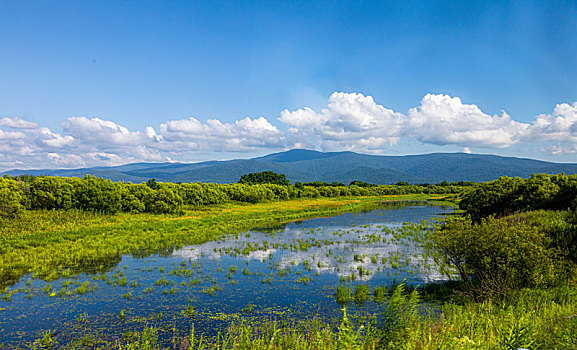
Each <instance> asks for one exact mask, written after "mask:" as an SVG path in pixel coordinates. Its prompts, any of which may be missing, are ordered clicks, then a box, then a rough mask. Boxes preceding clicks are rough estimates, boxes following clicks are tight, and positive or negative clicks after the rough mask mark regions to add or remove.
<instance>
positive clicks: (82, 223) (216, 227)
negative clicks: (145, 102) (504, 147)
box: [0, 195, 450, 288]
mask: <svg viewBox="0 0 577 350" xmlns="http://www.w3.org/2000/svg"><path fill="white" fill-rule="evenodd" d="M428 198H429V196H427V195H404V196H385V197H341V198H319V199H300V200H289V201H282V202H269V203H259V204H243V203H241V204H225V205H215V206H205V207H200V208H193V207H188V208H186V210H185V213H184V215H172V214H163V215H155V214H127V213H122V214H116V215H100V214H94V213H90V212H82V211H78V210H68V211H62V210H54V211H38V210H36V211H24V212H23V213H22V214H21V215H20V217H18V218H17V219H0V220H2V221H1V222H0V226H1V227H2V230H1V233H0V242H1V244H0V288H5V287H6V286H8V285H10V284H13V283H15V282H16V281H17V280H18V279H19V278H20V277H22V276H23V275H25V274H27V273H32V274H33V275H34V277H38V278H43V279H47V280H52V279H56V278H58V277H59V276H61V275H62V273H65V274H67V275H69V274H74V273H77V272H97V271H104V270H107V269H109V268H110V263H111V262H114V261H118V259H119V258H120V257H121V256H122V254H137V255H140V256H142V255H147V254H154V253H158V252H162V251H172V250H173V249H174V248H175V247H180V246H182V245H184V244H198V243H203V242H206V241H208V240H214V239H217V238H219V237H221V236H222V235H225V234H234V233H238V232H241V231H244V230H248V229H251V228H255V227H263V226H269V225H278V224H281V223H285V222H290V221H295V220H302V219H308V218H314V217H323V216H332V215H337V214H341V213H344V212H351V211H352V212H354V211H361V210H365V209H371V208H375V207H377V206H378V205H380V204H381V203H383V202H386V201H424V200H427V199H428ZM436 203H441V204H442V203H445V202H442V201H438V200H437V202H436ZM445 204H450V203H445Z"/></svg>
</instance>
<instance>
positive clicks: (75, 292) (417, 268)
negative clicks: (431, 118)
mask: <svg viewBox="0 0 577 350" xmlns="http://www.w3.org/2000/svg"><path fill="white" fill-rule="evenodd" d="M451 212H452V208H450V207H441V206H428V205H423V203H405V204H394V205H389V206H384V207H382V208H380V209H377V210H372V211H367V212H360V213H346V214H343V215H339V216H335V217H330V218H318V219H312V220H306V221H302V222H293V223H289V224H286V225H281V226H278V227H274V228H266V229H255V230H252V231H248V232H245V233H242V234H240V235H236V236H229V237H225V238H223V239H221V240H219V241H213V242H207V243H205V244H202V245H196V246H185V247H183V248H181V249H178V250H175V251H173V252H169V253H165V254H158V255H154V256H148V257H135V256H123V257H122V259H121V260H120V261H119V262H112V264H111V265H112V266H114V267H112V268H111V269H110V271H108V272H107V273H104V274H103V273H99V274H80V275H77V276H71V277H68V278H61V279H59V280H56V281H51V282H45V281H41V280H35V279H32V278H30V277H25V278H23V279H22V280H21V281H20V282H19V283H18V284H16V285H14V286H12V287H10V288H9V289H10V292H9V293H8V294H6V293H5V294H4V295H3V296H4V298H3V299H2V300H0V349H1V348H2V347H3V346H4V348H20V347H25V346H26V345H27V344H30V343H32V342H33V341H34V340H35V339H38V338H39V337H41V336H42V334H43V332H46V331H48V330H49V331H50V332H52V333H57V334H58V335H57V336H56V337H55V339H57V341H58V342H59V343H61V344H65V343H69V342H71V341H73V340H82V341H83V342H84V343H86V345H90V344H92V345H96V343H98V342H100V341H102V339H105V340H106V341H109V342H111V343H113V342H115V341H118V340H119V339H122V337H125V338H126V337H130V336H131V334H132V333H134V332H138V331H141V330H142V329H143V328H144V327H147V326H154V327H159V328H160V331H159V338H160V340H161V341H162V342H164V343H165V344H168V343H169V342H170V340H171V339H173V338H175V337H176V338H178V337H180V338H182V337H184V335H186V334H188V333H189V332H190V328H191V325H192V324H194V328H195V333H197V334H199V333H202V334H205V335H207V336H213V335H215V334H216V333H217V332H222V331H224V330H225V329H226V327H227V326H228V325H229V324H230V323H231V322H234V321H235V320H239V319H240V318H248V319H251V318H253V319H260V320H263V319H266V320H282V319H295V318H297V319H298V318H301V319H302V318H311V317H319V318H323V319H334V318H338V317H339V316H340V315H341V308H342V303H340V304H339V303H338V302H337V299H336V297H335V294H336V290H337V288H338V287H339V286H344V287H345V288H347V287H350V288H351V294H352V295H353V296H354V290H355V287H356V286H359V285H367V286H368V288H369V290H370V291H371V295H370V296H369V297H368V298H366V299H364V298H357V299H356V300H355V299H354V298H352V299H351V300H349V301H348V302H347V308H348V313H349V314H353V315H354V314H357V315H358V314H361V313H372V312H375V311H378V309H379V308H380V307H382V303H380V302H378V300H377V301H375V298H374V296H373V295H372V292H373V291H374V289H375V287H380V286H390V285H392V284H394V283H398V282H403V281H404V282H405V283H407V284H413V285H415V284H422V283H425V282H431V281H440V280H443V279H444V277H443V276H442V275H440V274H439V272H438V271H437V269H436V268H435V265H434V263H433V261H432V259H431V258H429V257H427V256H424V255H423V247H422V243H420V242H418V240H417V241H415V240H414V235H413V234H408V233H410V232H415V231H416V230H418V227H415V225H416V224H419V223H420V222H422V221H424V220H432V219H434V218H436V217H439V216H442V215H444V214H447V213H451ZM410 223H412V224H413V225H411V224H410ZM116 263H117V264H116ZM341 288H342V287H341ZM361 299H363V300H361ZM99 338H100V340H99Z"/></svg>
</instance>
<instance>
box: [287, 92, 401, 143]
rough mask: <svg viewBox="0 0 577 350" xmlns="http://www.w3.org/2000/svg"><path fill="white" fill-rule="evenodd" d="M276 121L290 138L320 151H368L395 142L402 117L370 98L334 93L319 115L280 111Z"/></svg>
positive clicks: (398, 134) (310, 112)
mask: <svg viewBox="0 0 577 350" xmlns="http://www.w3.org/2000/svg"><path fill="white" fill-rule="evenodd" d="M279 120H280V121H281V122H283V123H284V124H286V125H287V126H289V132H290V133H291V134H292V136H293V137H296V138H299V137H300V138H305V139H306V138H307V137H310V138H312V139H313V141H315V142H317V143H320V145H321V147H322V148H323V149H327V150H337V149H347V150H357V151H372V150H383V149H385V148H386V147H387V145H394V144H396V143H397V142H398V139H399V136H401V133H402V130H403V123H404V116H403V115H402V114H401V113H396V112H394V111H392V110H390V109H387V108H385V107H383V106H381V105H378V104H377V103H375V101H374V100H373V98H372V97H371V96H364V95H362V94H358V93H344V92H335V93H333V94H332V95H331V96H330V98H329V104H328V108H326V109H323V110H322V111H321V112H320V113H317V112H315V111H313V110H312V109H310V108H304V109H298V110H296V111H292V112H291V111H288V110H284V111H283V112H282V113H281V116H280V118H279ZM299 141H300V142H302V140H299Z"/></svg>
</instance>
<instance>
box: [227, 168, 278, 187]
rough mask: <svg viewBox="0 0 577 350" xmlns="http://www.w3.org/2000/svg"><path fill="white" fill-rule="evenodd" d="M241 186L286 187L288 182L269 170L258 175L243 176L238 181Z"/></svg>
mask: <svg viewBox="0 0 577 350" xmlns="http://www.w3.org/2000/svg"><path fill="white" fill-rule="evenodd" d="M238 182H239V183H241V184H276V185H283V186H286V185H288V184H289V181H288V180H287V179H286V176H285V175H284V174H277V173H275V172H272V171H270V170H268V171H261V172H260V173H250V174H245V175H243V176H241V177H240V180H238Z"/></svg>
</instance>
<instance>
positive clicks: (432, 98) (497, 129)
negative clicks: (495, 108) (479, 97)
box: [407, 94, 529, 148]
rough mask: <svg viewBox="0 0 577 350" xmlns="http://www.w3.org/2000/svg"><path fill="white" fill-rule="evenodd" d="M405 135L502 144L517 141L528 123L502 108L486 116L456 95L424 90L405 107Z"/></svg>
mask: <svg viewBox="0 0 577 350" xmlns="http://www.w3.org/2000/svg"><path fill="white" fill-rule="evenodd" d="M407 125H408V128H407V135H408V136H412V137H414V138H416V139H417V140H419V141H422V142H425V143H431V144H436V145H449V144H451V145H460V146H464V147H469V146H476V147H488V148H504V147H509V146H511V145H513V144H515V143H518V142H520V140H521V138H522V137H523V136H524V135H525V133H526V132H527V129H528V127H529V125H528V124H524V123H519V122H516V121H514V120H512V119H511V117H509V115H508V114H507V113H505V112H503V114H502V115H501V116H497V115H494V116H490V115H487V114H485V113H483V112H482V111H481V109H479V107H477V106H476V105H469V104H463V103H462V102H461V99H460V98H458V97H450V96H448V95H432V94H427V95H426V96H425V97H423V99H422V100H421V105H420V106H419V107H415V108H412V109H410V110H409V114H408V120H407Z"/></svg>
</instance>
